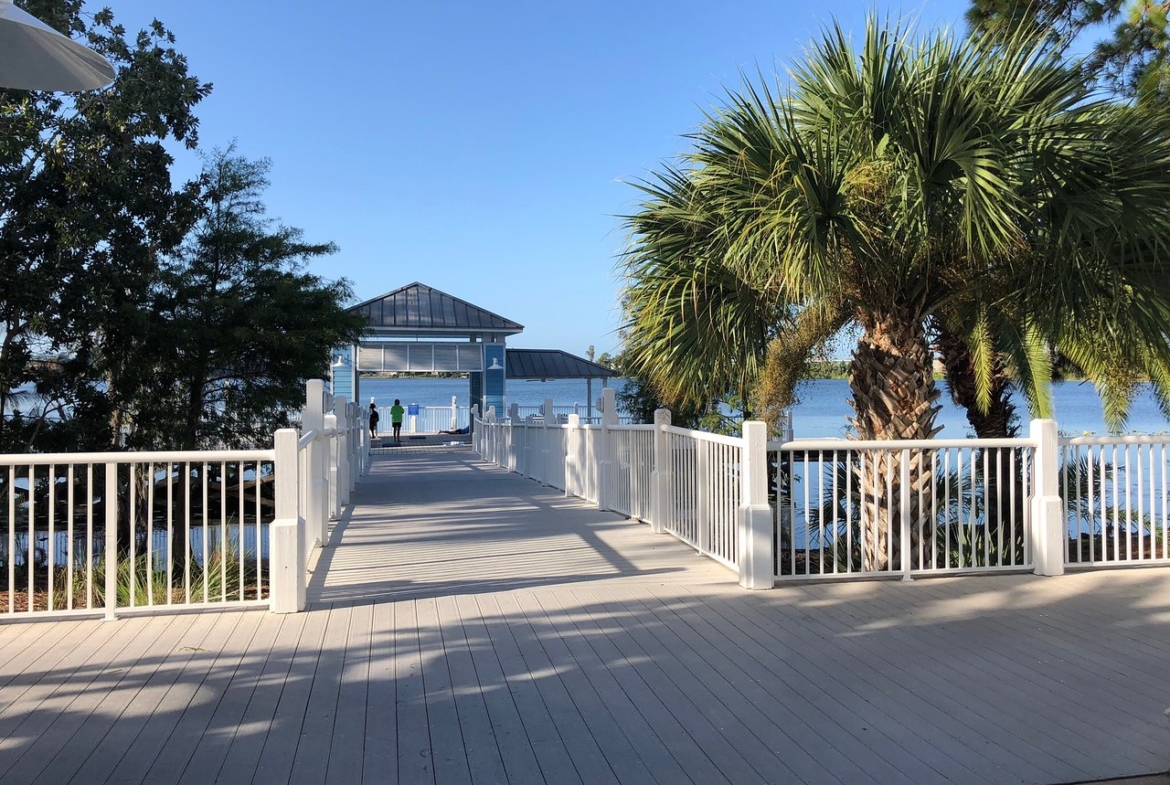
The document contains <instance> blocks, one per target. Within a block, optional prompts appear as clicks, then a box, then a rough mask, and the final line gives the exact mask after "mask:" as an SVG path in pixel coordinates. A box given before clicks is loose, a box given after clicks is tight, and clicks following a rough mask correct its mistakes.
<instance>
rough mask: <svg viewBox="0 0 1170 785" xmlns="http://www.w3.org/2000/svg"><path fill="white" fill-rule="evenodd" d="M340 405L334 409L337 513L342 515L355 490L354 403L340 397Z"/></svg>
mask: <svg viewBox="0 0 1170 785" xmlns="http://www.w3.org/2000/svg"><path fill="white" fill-rule="evenodd" d="M340 404H342V405H340V406H338V407H337V408H335V409H333V414H335V415H336V416H337V439H338V445H337V515H338V517H340V514H342V510H344V509H345V505H346V504H349V503H350V491H351V490H353V463H352V461H353V450H352V448H351V445H352V443H353V405H352V404H350V402H349V401H347V400H345V399H344V398H343V399H340Z"/></svg>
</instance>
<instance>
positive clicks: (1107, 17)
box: [966, 0, 1170, 110]
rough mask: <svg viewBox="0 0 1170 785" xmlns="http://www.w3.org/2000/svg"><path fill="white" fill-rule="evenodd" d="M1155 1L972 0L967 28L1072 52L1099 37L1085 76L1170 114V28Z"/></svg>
mask: <svg viewBox="0 0 1170 785" xmlns="http://www.w3.org/2000/svg"><path fill="white" fill-rule="evenodd" d="M1167 13H1168V8H1167V6H1166V4H1165V3H1161V2H1155V0H972V2H971V6H970V8H969V9H968V11H967V14H966V17H967V22H968V24H970V25H971V27H972V28H973V29H974V30H976V31H979V32H981V33H985V34H988V35H990V36H992V37H993V38H997V39H1011V38H1012V37H1014V36H1018V35H1020V34H1021V33H1022V34H1024V35H1026V36H1028V37H1032V38H1037V39H1041V40H1046V41H1048V42H1050V43H1051V44H1053V45H1055V46H1057V47H1067V46H1069V45H1070V44H1072V43H1073V42H1074V41H1077V40H1078V39H1082V38H1087V37H1091V36H1100V37H1099V39H1098V40H1097V41H1096V42H1095V44H1094V45H1093V47H1092V51H1091V52H1090V53H1089V55H1088V57H1087V58H1085V60H1084V63H1083V70H1084V74H1085V76H1086V77H1087V78H1088V79H1089V80H1090V81H1091V82H1094V83H1098V84H1101V85H1102V86H1104V87H1106V88H1108V89H1110V90H1111V91H1113V92H1114V93H1115V94H1117V95H1119V96H1122V97H1124V98H1128V99H1136V100H1137V101H1138V102H1139V103H1140V104H1142V105H1145V106H1149V107H1156V108H1159V109H1162V110H1166V109H1170V25H1168V23H1167V22H1168V19H1167Z"/></svg>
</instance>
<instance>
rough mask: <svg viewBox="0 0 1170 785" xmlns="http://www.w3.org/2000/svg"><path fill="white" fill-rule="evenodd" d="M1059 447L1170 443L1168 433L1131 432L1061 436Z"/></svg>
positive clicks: (1169, 434)
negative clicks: (1118, 434) (1125, 434)
mask: <svg viewBox="0 0 1170 785" xmlns="http://www.w3.org/2000/svg"><path fill="white" fill-rule="evenodd" d="M1057 444H1059V445H1060V446H1061V447H1065V446H1077V445H1093V446H1096V445H1108V444H1170V433H1133V434H1129V435H1127V436H1062V437H1060V438H1059V439H1057Z"/></svg>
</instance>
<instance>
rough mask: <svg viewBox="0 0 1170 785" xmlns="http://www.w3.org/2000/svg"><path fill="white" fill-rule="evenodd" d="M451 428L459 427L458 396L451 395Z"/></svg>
mask: <svg viewBox="0 0 1170 785" xmlns="http://www.w3.org/2000/svg"><path fill="white" fill-rule="evenodd" d="M450 427H451V430H455V429H456V428H458V427H459V403H458V399H457V398H456V396H454V395H452V396H451V426H450Z"/></svg>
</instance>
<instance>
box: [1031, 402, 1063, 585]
mask: <svg viewBox="0 0 1170 785" xmlns="http://www.w3.org/2000/svg"><path fill="white" fill-rule="evenodd" d="M1029 436H1030V437H1031V439H1032V441H1033V442H1034V443H1035V452H1034V453H1033V458H1032V461H1033V463H1032V470H1033V473H1034V480H1033V484H1032V521H1031V527H1030V530H1031V536H1032V563H1033V572H1035V574H1036V575H1064V557H1065V548H1066V546H1065V542H1066V539H1067V536H1066V535H1065V524H1064V505H1063V503H1062V502H1061V498H1060V482H1059V477H1058V472H1059V467H1058V457H1057V451H1058V449H1059V446H1058V445H1059V442H1058V433H1057V429H1056V421H1055V420H1032V425H1031V427H1030V429H1029Z"/></svg>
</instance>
